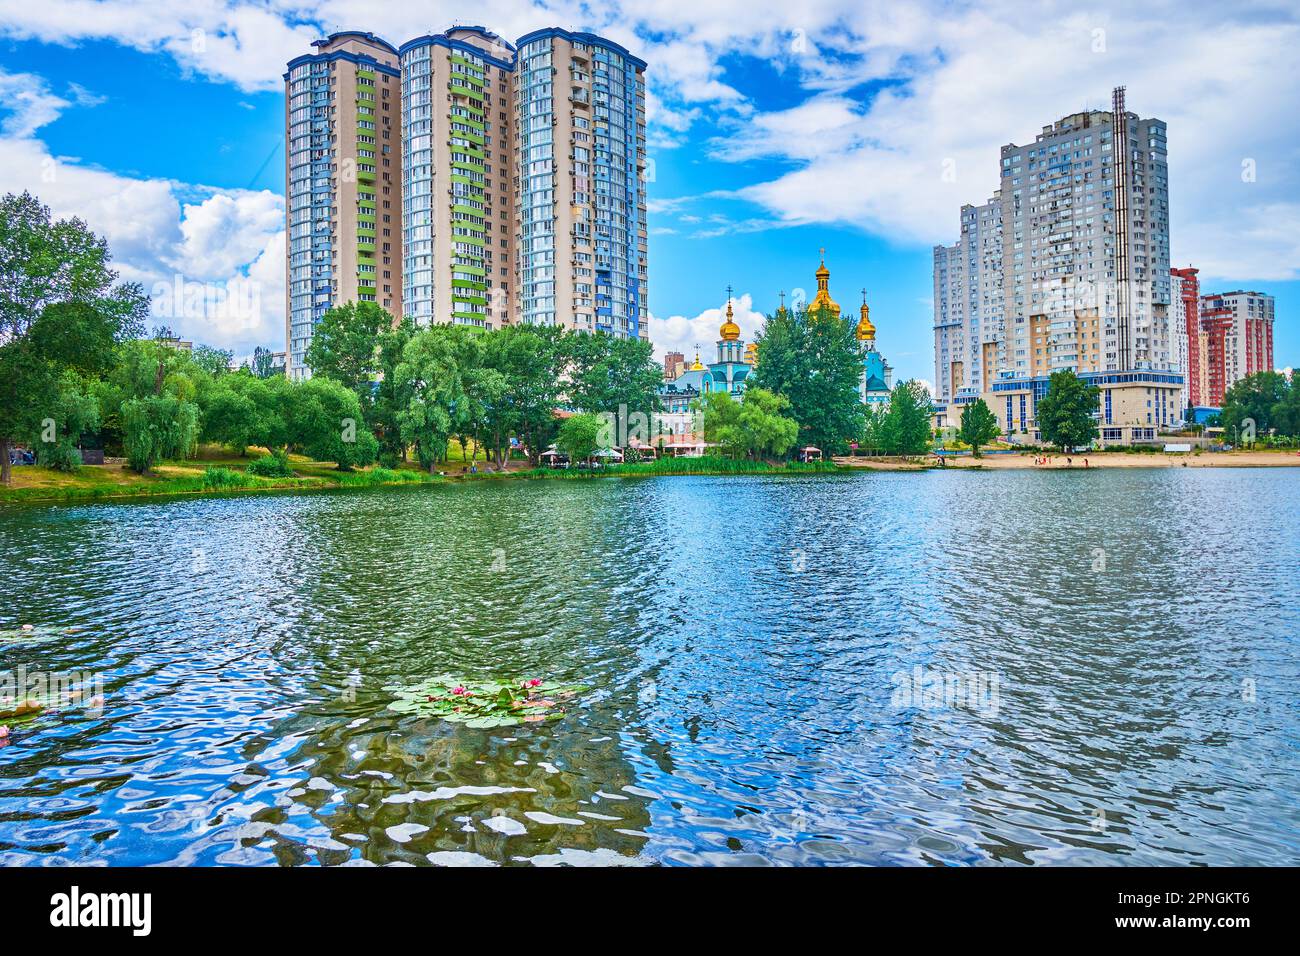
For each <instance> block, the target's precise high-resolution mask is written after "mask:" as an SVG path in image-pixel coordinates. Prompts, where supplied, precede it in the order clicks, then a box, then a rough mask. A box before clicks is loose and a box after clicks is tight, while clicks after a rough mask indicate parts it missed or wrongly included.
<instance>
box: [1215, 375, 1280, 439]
mask: <svg viewBox="0 0 1300 956" xmlns="http://www.w3.org/2000/svg"><path fill="white" fill-rule="evenodd" d="M1294 387H1295V386H1294V385H1289V384H1288V382H1287V378H1286V376H1285V375H1283V374H1282V373H1281V372H1256V373H1255V374H1253V375H1247V376H1246V377H1245V378H1243V379H1239V380H1238V381H1236V382H1234V383H1233V384H1232V386H1231V387H1230V388H1229V389H1228V391H1227V393H1226V394H1225V395H1224V396H1223V421H1224V422H1225V423H1226V424H1225V427H1226V428H1227V429H1228V433H1229V434H1230V435H1232V436H1233V437H1237V436H1239V435H1241V434H1242V432H1243V431H1246V430H1247V428H1248V425H1247V423H1248V422H1253V423H1254V428H1255V434H1257V435H1258V436H1260V437H1261V438H1262V437H1263V436H1264V435H1265V434H1267V433H1268V432H1269V431H1270V430H1271V429H1277V430H1278V431H1279V432H1282V433H1283V434H1287V431H1286V430H1285V429H1286V428H1287V427H1288V426H1289V425H1290V422H1289V421H1288V414H1287V410H1288V393H1289V392H1290V391H1291V389H1293V388H1294Z"/></svg>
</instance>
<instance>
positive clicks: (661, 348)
mask: <svg viewBox="0 0 1300 956" xmlns="http://www.w3.org/2000/svg"><path fill="white" fill-rule="evenodd" d="M731 309H732V313H733V318H734V319H735V321H736V324H737V325H739V326H740V337H741V339H742V340H744V341H745V342H753V341H754V340H755V339H757V338H758V333H759V332H760V331H761V330H762V328H763V320H764V316H763V313H762V312H760V311H757V310H755V308H754V300H753V296H751V295H750V294H749V293H745V294H744V295H739V296H736V297H734V298H733V299H732V302H731ZM726 311H727V302H726V300H725V299H724V300H723V301H722V302H721V303H719V304H718V306H717V307H715V308H712V309H705V310H704V311H703V312H701V313H700V314H699V315H695V316H685V315H670V316H668V317H667V318H659V317H658V316H656V315H654V314H651V316H650V321H649V326H650V329H649V334H650V341H651V342H653V343H654V346H655V358H657V359H658V360H659V361H660V362H662V361H663V359H664V356H665V355H666V354H668V353H669V352H681V353H682V354H683V355H685V356H686V359H687V361H690V360H691V359H692V358H694V357H695V353H696V351H698V352H699V354H700V359H701V361H703V362H705V363H706V364H707V363H709V362H712V361H713V360H714V359H715V358H716V357H717V347H716V346H717V342H718V329H719V328H720V327H721V326H722V323H723V321H724V319H725V318H726Z"/></svg>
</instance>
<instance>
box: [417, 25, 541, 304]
mask: <svg viewBox="0 0 1300 956" xmlns="http://www.w3.org/2000/svg"><path fill="white" fill-rule="evenodd" d="M399 53H400V57H401V63H402V142H403V154H402V155H403V167H402V187H403V196H404V199H405V208H404V213H403V231H402V266H403V273H402V274H403V279H404V282H405V286H404V290H403V297H402V298H403V303H404V304H405V307H406V314H407V315H409V316H410V317H412V318H413V319H415V321H416V322H417V323H419V324H420V325H428V324H429V323H431V322H440V323H456V324H460V325H473V326H478V327H480V328H487V329H493V328H500V327H501V326H502V325H506V324H508V323H510V322H511V321H513V319H514V316H515V313H514V310H513V309H512V307H511V306H512V301H513V294H514V290H515V288H516V285H515V281H514V269H515V255H514V232H515V224H514V217H513V215H512V212H513V205H512V201H511V179H512V177H511V167H512V164H513V162H514V154H513V145H514V110H513V76H514V67H515V49H514V47H513V46H512V45H511V44H509V43H506V42H505V41H504V40H502V39H501V38H500V37H498V36H497V35H496V34H495V33H490V32H489V31H487V30H484V29H483V28H481V27H456V28H454V29H451V30H448V31H447V32H446V33H443V34H432V35H428V36H422V37H417V38H416V39H414V40H410V41H409V42H407V43H404V44H402V47H401V50H400V51H399Z"/></svg>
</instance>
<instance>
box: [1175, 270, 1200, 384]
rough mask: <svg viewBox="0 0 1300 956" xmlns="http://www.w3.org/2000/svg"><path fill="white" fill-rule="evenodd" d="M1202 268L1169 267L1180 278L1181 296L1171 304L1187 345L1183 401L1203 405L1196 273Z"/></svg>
mask: <svg viewBox="0 0 1300 956" xmlns="http://www.w3.org/2000/svg"><path fill="white" fill-rule="evenodd" d="M1199 271H1200V270H1199V269H1193V268H1191V267H1188V268H1186V269H1170V270H1169V273H1170V275H1172V276H1174V277H1175V278H1177V279H1178V280H1179V281H1178V283H1177V285H1178V289H1179V297H1178V299H1177V301H1175V302H1174V303H1173V305H1172V306H1171V307H1170V311H1171V312H1172V313H1173V319H1174V321H1175V322H1177V323H1179V324H1180V325H1181V328H1179V329H1178V330H1177V332H1178V338H1179V339H1183V338H1184V337H1185V338H1186V342H1187V348H1186V351H1185V353H1184V354H1183V356H1182V358H1183V381H1184V391H1183V404H1185V405H1188V406H1193V407H1194V406H1196V405H1203V404H1205V402H1204V401H1203V400H1202V396H1201V334H1200V333H1201V284H1200V282H1199V281H1198V280H1197V278H1196V275H1197V273H1198V272H1199Z"/></svg>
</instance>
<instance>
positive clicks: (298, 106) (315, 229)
mask: <svg viewBox="0 0 1300 956" xmlns="http://www.w3.org/2000/svg"><path fill="white" fill-rule="evenodd" d="M314 46H315V47H316V52H315V53H312V54H308V55H305V56H300V57H297V58H296V59H294V60H292V61H290V63H289V67H288V72H286V73H285V75H284V81H285V111H286V112H285V141H286V147H287V148H286V150H285V163H286V168H285V225H286V230H287V248H286V263H285V270H286V272H285V280H286V281H285V300H286V301H285V339H286V352H287V353H288V372H289V374H290V375H291V376H292V377H294V378H300V377H302V376H303V375H304V374H307V372H306V365H305V362H304V355H305V353H306V350H307V346H308V344H309V343H310V342H311V336H312V329H313V328H314V326H315V323H316V322H317V320H319V319H320V317H321V316H322V315H324V314H325V310H326V309H328V308H329V307H330V306H331V305H333V304H336V303H342V302H367V301H369V302H377V303H379V304H380V305H381V306H383V307H384V308H385V309H387V310H389V311H390V312H393V313H394V314H398V313H400V312H401V311H402V299H401V293H402V271H401V268H402V267H401V259H400V238H399V237H400V224H401V209H402V195H401V177H400V173H401V163H402V139H401V99H400V92H399V87H400V73H399V70H398V59H397V50H396V49H395V48H394V47H393V46H392V45H391V44H388V43H386V42H384V41H383V40H381V39H379V38H377V37H375V36H374V35H373V34H369V33H337V34H334V35H333V36H331V37H329V38H328V39H325V40H318V41H316V43H315V44H314Z"/></svg>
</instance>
